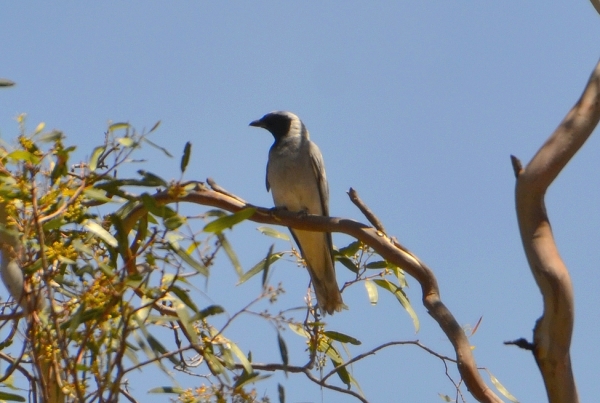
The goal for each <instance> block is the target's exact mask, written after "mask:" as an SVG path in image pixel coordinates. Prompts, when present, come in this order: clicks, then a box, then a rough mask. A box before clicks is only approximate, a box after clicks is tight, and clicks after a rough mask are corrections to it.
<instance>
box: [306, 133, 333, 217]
mask: <svg viewBox="0 0 600 403" xmlns="http://www.w3.org/2000/svg"><path fill="white" fill-rule="evenodd" d="M310 158H311V161H312V167H313V172H314V174H315V178H316V180H317V187H318V189H319V197H320V199H321V213H322V214H323V215H324V216H329V185H328V184H327V176H326V174H325V163H324V162H323V156H322V155H321V151H319V148H318V147H317V146H316V145H315V144H314V143H312V142H311V143H310Z"/></svg>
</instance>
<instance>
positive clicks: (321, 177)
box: [310, 142, 334, 262]
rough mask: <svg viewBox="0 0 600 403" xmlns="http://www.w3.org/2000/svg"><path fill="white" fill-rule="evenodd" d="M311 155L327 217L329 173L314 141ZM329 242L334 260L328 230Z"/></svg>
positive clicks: (323, 211) (322, 207) (324, 213)
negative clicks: (326, 171)
mask: <svg viewBox="0 0 600 403" xmlns="http://www.w3.org/2000/svg"><path fill="white" fill-rule="evenodd" d="M310 157H311V160H312V167H313V171H314V173H315V178H316V179H317V187H318V188H319V197H320V199H321V212H322V213H323V215H324V216H325V217H329V184H328V183H327V175H326V174H325V163H324V162H323V155H322V154H321V151H320V150H319V148H318V147H317V146H316V145H315V144H314V143H312V142H311V143H310ZM327 244H328V245H327V246H328V247H329V248H328V249H329V255H330V257H331V261H332V262H333V261H334V259H333V239H332V238H331V232H327Z"/></svg>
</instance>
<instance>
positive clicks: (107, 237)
mask: <svg viewBox="0 0 600 403" xmlns="http://www.w3.org/2000/svg"><path fill="white" fill-rule="evenodd" d="M83 226H84V227H85V228H87V230H88V231H90V232H92V233H93V234H95V235H97V236H98V238H100V239H102V240H103V241H104V242H106V243H107V244H108V245H110V246H112V247H113V248H116V247H117V246H118V245H119V243H118V242H117V240H116V239H115V237H114V236H112V235H111V234H110V233H109V232H108V231H107V230H105V229H104V228H102V226H101V225H100V224H98V223H97V222H94V221H90V220H85V221H84V222H83Z"/></svg>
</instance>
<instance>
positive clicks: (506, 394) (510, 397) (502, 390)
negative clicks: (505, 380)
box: [488, 371, 519, 403]
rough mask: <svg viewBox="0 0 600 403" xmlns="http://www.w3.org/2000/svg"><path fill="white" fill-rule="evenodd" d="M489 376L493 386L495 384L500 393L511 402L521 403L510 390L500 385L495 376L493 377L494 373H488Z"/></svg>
mask: <svg viewBox="0 0 600 403" xmlns="http://www.w3.org/2000/svg"><path fill="white" fill-rule="evenodd" d="M488 375H489V376H490V381H492V384H494V386H495V387H496V389H498V392H500V393H502V395H504V397H506V398H507V399H508V400H510V401H511V402H513V403H519V400H518V399H517V398H516V397H514V396H513V395H512V394H511V393H510V392H509V391H508V389H506V388H505V387H504V385H502V384H501V383H500V381H499V380H498V379H497V378H496V377H495V376H494V375H492V373H491V372H490V371H488Z"/></svg>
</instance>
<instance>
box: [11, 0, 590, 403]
mask: <svg viewBox="0 0 600 403" xmlns="http://www.w3.org/2000/svg"><path fill="white" fill-rule="evenodd" d="M457 3H458V4H457ZM0 38H2V40H1V41H0V61H1V63H0V77H5V78H10V79H11V80H13V81H15V82H17V86H16V87H14V88H11V89H5V90H2V91H1V92H0V136H1V138H2V140H4V141H8V142H10V141H12V140H13V139H14V138H15V137H16V135H17V133H18V129H17V123H16V121H15V117H16V116H17V115H18V114H20V113H22V112H25V113H27V115H28V122H29V126H30V128H31V129H33V128H34V127H35V125H37V123H39V122H42V121H43V122H45V123H46V125H47V127H48V128H56V129H60V130H62V131H64V133H65V134H66V135H67V137H68V139H69V142H70V143H73V144H76V145H77V146H78V150H79V151H78V157H79V158H81V159H82V160H85V159H86V158H87V157H88V156H89V154H90V152H91V150H92V149H93V147H94V146H96V145H98V144H99V143H101V142H102V140H103V133H104V131H105V129H106V127H107V123H108V122H109V121H114V122H117V121H127V122H130V123H131V124H132V125H134V126H135V127H136V128H138V129H139V130H142V129H143V128H150V127H152V126H153V124H154V123H155V122H156V121H157V120H161V121H162V125H161V127H160V129H159V130H158V132H157V133H156V134H155V135H154V137H153V138H152V139H153V141H155V142H157V143H159V144H161V145H163V146H166V147H167V148H168V149H169V150H171V152H172V153H173V154H174V155H177V156H178V155H180V153H181V150H182V149H183V145H184V144H185V142H186V141H191V142H192V143H193V146H194V149H193V159H192V161H191V162H190V166H189V168H188V173H187V178H188V179H197V180H204V179H205V178H206V177H208V176H211V177H213V178H215V180H216V181H217V182H218V183H220V184H221V185H222V186H224V187H225V188H227V189H229V190H230V191H232V192H234V193H236V194H238V195H240V196H241V197H243V198H245V199H246V200H248V201H251V202H252V203H254V204H257V205H263V206H271V205H272V200H271V196H270V194H268V193H267V192H266V189H265V187H264V175H265V164H266V158H267V151H268V148H269V147H270V144H271V142H272V138H271V136H270V135H269V134H268V133H267V132H265V131H259V130H256V129H254V128H249V127H248V123H249V122H250V121H251V120H254V119H256V118H259V117H261V116H262V115H263V114H264V113H266V112H269V111H271V110H275V109H278V110H290V111H292V112H294V113H296V114H297V115H299V116H300V118H301V119H302V120H303V121H304V123H305V124H306V126H307V127H308V129H309V131H310V132H311V137H312V139H313V140H314V141H315V142H316V143H317V144H318V145H319V147H320V148H321V151H322V152H323V155H324V158H325V163H326V167H327V175H328V178H329V181H330V191H331V201H330V211H331V214H332V215H335V216H342V217H350V218H355V219H359V220H361V221H364V220H363V218H362V217H361V216H360V214H359V212H358V211H357V210H356V209H355V208H354V206H353V205H352V204H351V203H350V201H349V200H348V198H347V196H346V194H345V192H346V191H347V190H348V188H349V187H351V186H352V187H354V188H356V189H357V190H358V192H359V193H360V195H361V196H362V198H363V199H364V200H365V201H366V202H367V203H368V204H369V206H370V207H371V208H372V209H373V211H375V212H376V213H377V214H378V215H379V217H380V218H381V219H382V221H383V222H384V224H385V226H386V228H387V229H388V231H389V232H390V234H391V235H394V236H396V237H398V239H399V240H400V242H402V243H403V244H404V245H406V246H407V247H408V248H409V249H411V250H412V251H413V252H414V253H416V254H417V255H418V256H419V257H421V258H422V259H423V260H424V261H425V262H426V263H427V264H428V265H429V266H430V267H431V268H432V269H433V270H434V271H435V273H436V275H437V276H438V280H439V283H440V287H441V293H442V298H443V300H444V301H445V302H446V304H447V305H448V307H449V308H450V309H451V310H452V312H453V313H454V314H455V316H456V317H457V319H458V321H459V322H460V323H461V324H464V325H469V324H471V325H474V324H475V323H476V322H477V320H478V319H479V317H481V316H483V322H482V325H481V327H480V328H479V330H478V332H477V334H476V335H475V336H474V337H473V339H472V343H473V344H474V345H475V347H476V348H475V356H476V359H477V361H478V364H479V365H480V366H485V367H487V368H488V369H489V370H490V371H491V372H492V373H493V374H494V375H495V376H496V377H497V378H499V379H500V381H501V382H502V383H503V384H504V385H505V386H506V387H507V388H508V389H509V390H510V391H511V392H512V393H513V394H514V395H515V396H516V397H517V398H519V399H520V400H521V401H522V402H532V401H543V400H544V399H545V392H544V389H543V384H542V381H541V378H540V376H539V375H538V371H537V367H536V365H535V363H534V361H533V358H532V357H531V356H530V355H529V354H528V353H527V352H524V351H520V350H518V349H516V348H514V347H512V348H511V347H505V346H503V345H502V342H503V341H505V340H512V339H516V338H519V337H527V338H529V339H530V338H531V329H532V328H533V326H534V322H535V320H536V319H537V318H538V317H539V316H540V314H541V298H540V294H539V291H538V290H537V288H536V286H535V283H534V280H533V278H532V276H531V274H530V272H529V269H528V267H527V264H526V261H525V258H524V253H523V251H522V248H521V244H520V239H519V238H518V231H517V223H516V219H515V213H514V202H513V195H514V176H513V173H512V168H511V165H510V160H509V155H510V154H515V155H516V156H518V157H520V158H521V159H522V160H523V162H524V163H525V162H527V161H528V160H529V159H530V158H531V157H532V156H533V154H534V153H535V151H536V150H537V149H538V148H539V146H540V145H541V144H542V142H543V141H544V140H545V138H546V137H547V136H548V135H549V134H550V133H551V132H552V131H553V130H554V128H555V127H556V125H557V124H558V123H559V122H560V121H561V120H562V118H563V117H564V115H565V114H566V112H567V111H568V109H569V108H570V107H571V106H572V105H573V103H574V102H575V101H576V100H577V98H578V97H579V95H580V93H581V91H582V89H583V86H584V85H585V83H586V80H587V78H588V76H589V74H590V72H591V71H592V69H593V67H594V65H595V63H596V61H597V59H598V57H599V56H600V52H599V51H598V40H597V38H600V20H599V16H598V14H597V13H596V12H595V11H594V9H593V7H592V6H591V4H590V3H589V2H587V1H584V0H579V1H576V2H568V1H557V2H547V1H541V0H535V1H506V2H470V3H466V2H462V3H459V2H437V3H434V2H418V1H413V2H395V1H378V2H369V3H362V2H354V1H344V2H342V1H331V2H320V3H317V2H275V1H262V2H230V3H228V4H227V5H223V4H217V3H216V2H155V1H154V2H122V3H117V2H111V3H107V2H96V3H89V2H85V3H83V2H68V3H67V2H61V3H59V2H52V3H38V2H28V1H24V2H18V3H10V4H9V3H6V4H3V6H2V13H0ZM594 38H596V39H594ZM599 141H600V140H598V138H596V137H593V136H592V138H591V139H590V140H589V141H588V143H587V144H586V145H585V146H584V148H583V149H582V150H581V151H580V152H579V153H578V154H577V155H576V157H575V159H574V160H573V161H572V162H571V163H570V164H569V165H568V166H567V167H566V169H565V170H564V172H563V173H561V175H560V176H559V178H558V179H557V180H556V181H555V183H554V184H553V185H552V187H551V188H550V191H549V193H548V196H547V207H548V211H549V214H550V218H551V221H552V224H553V229H554V231H555V236H556V238H557V242H558V245H559V249H560V251H561V254H562V256H563V258H564V260H565V261H566V263H567V266H568V267H569V268H570V270H571V274H572V277H573V283H574V287H575V293H576V321H575V333H574V338H573V347H572V356H573V364H574V371H575V375H576V377H577V384H578V387H579V393H580V396H581V400H582V401H593V400H594V398H595V397H597V396H598V395H600V384H599V383H598V381H597V380H598V376H599V373H598V367H597V365H596V363H597V362H598V361H600V349H598V348H597V345H598V343H597V340H598V338H599V336H600V325H599V324H598V322H599V321H598V312H597V309H596V307H597V306H598V305H599V304H600V296H599V293H598V292H597V288H598V281H599V280H598V275H597V273H598V269H599V268H600V267H599V264H598V262H600V248H598V245H599V243H600V231H599V228H600V213H599V208H598V207H599V206H600V183H599V181H598V180H597V179H596V178H597V172H599V171H600V151H599V149H600V147H599V145H600V143H599ZM142 155H143V156H144V157H146V158H148V160H149V161H150V162H149V163H148V164H147V165H146V166H145V167H144V168H145V169H149V170H151V171H154V172H157V173H160V174H161V175H162V176H163V177H165V178H178V177H179V172H178V167H179V159H178V158H174V159H168V158H165V157H164V156H163V155H162V154H161V153H159V152H156V151H154V150H152V149H145V150H143V152H142ZM255 227H256V225H253V224H251V223H249V224H244V226H242V227H241V228H240V229H239V231H238V230H236V231H235V232H234V233H233V234H232V242H233V243H234V247H235V248H236V250H237V251H238V253H239V254H240V256H241V258H242V264H243V265H244V267H245V268H246V269H247V268H249V267H251V266H252V265H253V264H254V263H256V262H257V261H258V260H260V259H261V258H262V257H264V255H265V254H266V251H267V249H268V246H269V245H270V243H271V240H270V239H265V238H264V237H261V236H259V235H258V234H257V232H256V231H255ZM348 241H349V240H348V239H347V238H345V237H343V236H338V235H336V236H334V243H335V244H337V245H338V246H343V245H344V244H345V243H347V242H348ZM276 247H278V248H279V249H285V248H286V247H288V245H286V244H285V243H277V245H276ZM219 265H220V267H222V269H223V270H222V271H221V270H215V273H216V274H213V277H214V278H211V283H210V285H209V288H208V291H209V292H216V293H217V295H218V292H220V291H219V290H220V289H219V287H221V286H223V287H227V285H228V284H229V286H231V284H232V283H234V282H235V278H233V277H232V276H230V274H231V273H232V270H231V269H230V267H229V266H228V262H227V261H226V260H225V259H222V260H221V261H220V263H219ZM337 271H338V279H339V281H340V282H343V281H347V280H349V279H350V275H349V273H348V271H347V270H346V269H344V268H343V267H341V265H340V267H338V268H337ZM219 273H226V274H224V275H223V276H221V277H219V276H218V275H217V274H219ZM227 273H229V274H227ZM275 276H276V277H275V278H276V279H278V280H281V281H284V285H285V287H286V289H287V290H288V293H287V294H286V297H285V303H288V304H289V305H297V304H299V302H298V300H300V303H301V298H302V295H303V293H304V291H305V289H306V284H307V282H308V276H307V275H306V273H305V272H304V271H302V270H300V269H297V268H296V266H295V265H294V264H287V265H285V264H282V265H281V266H280V267H279V266H278V267H277V268H276V275H275ZM409 281H410V280H409ZM410 284H411V286H412V287H411V288H410V289H409V290H408V295H409V297H410V298H411V300H412V302H413V305H414V306H415V308H416V309H417V313H418V314H419V316H420V319H421V324H422V329H421V331H420V332H419V333H418V334H417V335H415V334H414V329H413V328H412V325H411V322H410V319H409V318H408V316H407V315H406V314H405V313H404V312H403V311H402V310H401V309H400V308H399V306H398V304H397V303H396V302H395V301H393V300H392V298H384V297H387V296H382V300H381V302H380V304H379V305H377V306H376V307H371V306H370V305H369V303H368V300H367V297H366V293H365V291H364V288H361V287H360V286H359V287H353V288H351V289H349V290H348V292H345V293H344V299H345V301H346V303H347V304H348V305H349V307H350V309H349V310H348V311H344V312H343V313H341V314H339V315H335V316H333V317H331V318H328V321H329V323H330V326H331V327H332V328H334V329H335V330H339V331H342V332H345V333H348V334H352V335H353V336H355V337H357V338H359V339H360V340H361V341H362V342H363V346H362V347H361V349H357V350H353V351H354V352H355V353H360V352H362V351H365V350H367V349H370V348H372V347H375V346H377V345H378V344H379V343H382V342H384V341H389V340H412V339H417V338H418V339H420V340H422V341H423V342H424V343H426V344H427V345H428V346H430V347H432V348H434V349H436V350H438V351H440V352H443V353H445V354H449V355H451V354H452V350H451V348H450V346H449V343H448V342H447V341H446V340H445V338H444V335H443V334H442V333H441V331H440V330H439V328H438V326H437V324H436V323H435V322H433V320H432V319H430V317H429V316H428V315H427V313H426V312H425V311H424V310H423V309H422V308H421V307H420V306H419V303H420V295H419V290H418V286H417V284H416V282H415V281H410ZM255 285H256V284H255ZM256 288H257V289H258V285H256ZM230 289H231V288H230ZM234 291H235V289H234ZM252 291H255V290H252ZM244 292H245V291H239V292H238V291H236V292H234V293H230V294H228V296H227V299H226V301H223V298H221V299H218V298H217V300H218V301H219V303H223V304H224V305H225V306H227V307H228V309H232V310H233V309H235V308H236V307H240V306H242V305H243V303H244V301H247V299H245V298H247V297H248V295H246V294H244ZM250 295H251V294H250ZM232 332H233V334H232V335H231V337H235V335H236V333H235V332H238V333H237V334H238V335H244V334H247V333H244V332H247V329H245V328H244V325H240V326H239V327H238V328H235V329H232ZM285 336H286V339H289V343H290V348H292V349H293V350H292V353H291V357H292V359H294V358H295V359H297V360H298V361H300V362H302V360H303V359H304V357H303V355H302V354H303V349H304V346H303V343H302V341H301V340H299V341H297V342H294V341H293V340H294V337H295V335H293V334H291V332H287V333H286V335H285ZM275 337H276V336H275V334H274V333H273V331H272V329H270V328H269V327H265V328H264V329H262V330H260V331H259V332H258V333H257V334H253V335H252V337H251V338H250V340H249V343H248V345H244V344H242V346H243V347H244V348H251V343H250V342H252V341H255V342H261V341H262V342H263V343H264V347H252V348H253V350H254V349H256V351H257V352H260V353H263V354H264V355H263V358H264V360H267V359H268V358H269V357H271V358H272V359H275V360H276V359H277V355H278V354H277V353H276V344H275V341H276V339H275ZM254 339H256V340H254ZM264 340H267V341H266V342H265V341H264ZM269 354H271V356H269ZM255 356H256V354H255ZM354 376H355V378H356V379H357V380H358V381H359V382H360V384H361V386H362V388H363V390H364V392H365V394H366V396H367V398H369V399H370V401H373V402H386V401H391V400H398V399H400V400H402V401H441V400H438V399H439V398H438V397H437V393H438V392H439V393H445V394H452V385H451V384H450V383H449V382H448V381H447V379H446V378H445V375H444V368H443V365H442V364H441V363H440V362H439V361H438V360H436V359H435V358H433V357H431V356H429V355H427V354H426V353H424V352H422V351H418V350H417V349H415V348H412V347H394V348H392V349H389V350H385V352H383V353H380V354H378V355H376V356H374V357H370V358H368V359H367V360H364V361H363V362H361V363H359V364H357V365H355V367H354ZM276 382H281V383H283V384H284V386H285V387H286V390H287V394H288V400H287V401H288V402H297V403H301V402H302V403H304V402H315V403H316V402H321V401H324V402H333V401H336V402H351V401H355V400H352V399H351V398H348V397H342V396H336V395H334V394H332V393H330V392H327V391H320V390H319V389H318V388H317V387H315V386H314V385H312V384H310V383H308V382H307V381H304V380H301V379H299V378H298V377H295V376H290V377H289V378H287V379H286V378H284V377H280V378H277V379H276ZM274 385H276V383H265V384H258V385H257V387H258V389H259V390H262V391H266V393H268V394H270V395H271V396H272V397H273V398H274V399H276V393H275V390H276V389H275V386H274ZM150 386H156V385H154V384H152V385H148V382H147V381H146V382H145V383H143V384H141V385H139V386H138V387H137V389H136V390H137V391H138V392H139V394H138V396H139V397H140V398H141V399H142V400H144V399H145V398H146V395H145V394H144V393H143V391H144V390H145V388H146V387H150ZM152 399H155V400H152ZM164 400H165V399H163V398H157V397H156V396H153V397H149V398H148V400H145V401H157V402H158V401H164ZM469 401H473V399H469Z"/></svg>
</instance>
